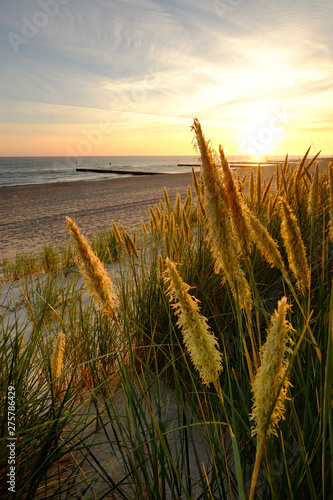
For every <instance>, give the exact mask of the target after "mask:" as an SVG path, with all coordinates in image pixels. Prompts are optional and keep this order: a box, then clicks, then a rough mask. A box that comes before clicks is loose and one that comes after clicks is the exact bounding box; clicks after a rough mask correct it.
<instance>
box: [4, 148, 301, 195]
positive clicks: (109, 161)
mask: <svg viewBox="0 0 333 500" xmlns="http://www.w3.org/2000/svg"><path fill="white" fill-rule="evenodd" d="M293 158H294V159H298V157H293ZM293 158H290V159H293ZM228 159H229V161H237V162H242V161H244V162H245V161H250V160H251V157H249V156H231V157H228ZM283 159H284V158H283V157H277V156H275V157H274V158H273V157H267V158H265V159H264V160H261V161H265V160H269V161H273V160H274V161H283ZM76 160H78V161H76ZM184 163H185V164H190V165H195V170H196V171H198V170H200V166H199V162H198V158H197V157H195V156H86V157H78V158H69V157H59V156H53V157H40V156H39V157H26V158H25V157H16V158H15V157H0V188H1V187H5V186H20V185H28V184H49V183H54V182H75V181H97V180H103V179H112V178H117V177H120V176H122V177H123V176H124V175H126V176H131V175H133V174H138V173H142V174H146V175H149V174H154V173H161V174H162V173H163V174H176V173H180V172H191V166H179V164H184ZM77 168H79V169H87V170H89V169H100V170H105V172H102V173H98V172H89V171H87V172H82V171H77ZM110 169H112V170H116V171H118V172H119V173H110V172H107V170H110ZM264 169H265V167H263V173H264ZM269 170H273V168H272V167H270V168H269ZM274 170H275V167H274ZM125 172H126V173H125ZM132 173H133V174H132ZM268 173H269V172H267V174H268Z"/></svg>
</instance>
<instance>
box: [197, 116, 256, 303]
mask: <svg viewBox="0 0 333 500" xmlns="http://www.w3.org/2000/svg"><path fill="white" fill-rule="evenodd" d="M194 130H195V133H196V136H197V140H198V146H199V148H200V152H201V161H202V166H203V176H204V181H205V186H206V220H207V223H208V228H209V237H210V240H211V249H212V252H213V254H214V257H215V261H216V266H215V269H216V271H218V270H220V269H221V270H222V272H223V273H224V275H225V277H226V279H227V281H228V283H229V286H230V288H231V290H232V293H233V295H234V297H235V298H236V299H237V300H238V302H239V306H240V307H241V308H245V307H250V306H249V304H250V302H251V292H250V287H249V284H248V282H247V280H246V278H245V274H244V272H243V270H242V269H241V266H240V244H239V239H238V237H237V235H236V234H235V230H234V227H233V224H232V221H231V218H230V214H229V210H228V207H227V200H226V193H225V188H224V186H223V183H222V175H221V169H220V168H219V167H218V166H217V165H216V163H215V161H214V158H213V152H212V149H211V148H210V146H209V145H208V144H207V142H206V141H205V138H204V136H203V133H202V130H201V126H200V124H199V122H198V120H194Z"/></svg>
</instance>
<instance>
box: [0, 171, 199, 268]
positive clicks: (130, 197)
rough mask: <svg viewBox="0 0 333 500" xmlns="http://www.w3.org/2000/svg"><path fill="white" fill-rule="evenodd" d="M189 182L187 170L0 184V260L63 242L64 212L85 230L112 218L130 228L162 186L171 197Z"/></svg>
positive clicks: (183, 191) (106, 224)
mask: <svg viewBox="0 0 333 500" xmlns="http://www.w3.org/2000/svg"><path fill="white" fill-rule="evenodd" d="M189 185H191V186H192V179H191V174H189V173H183V174H174V175H165V174H164V175H162V174H161V175H155V176H142V177H123V178H118V179H110V180H103V181H88V182H67V183H54V184H35V185H27V186H15V187H3V188H0V221H1V222H0V233H1V237H0V259H4V258H12V257H15V255H16V254H19V253H23V252H28V251H38V250H39V249H41V248H42V247H43V245H44V244H48V243H52V244H54V245H57V244H60V243H63V242H64V241H66V240H67V239H68V231H67V229H66V226H65V216H70V217H72V218H73V219H75V221H76V222H77V224H78V225H79V227H80V229H81V230H82V231H83V232H84V233H85V234H91V233H96V232H98V231H99V230H102V229H103V228H107V227H110V224H111V220H112V219H113V220H115V222H116V223H117V224H123V225H124V226H125V227H127V228H133V227H135V226H136V225H137V224H139V223H140V222H141V220H147V219H148V217H149V211H148V207H149V205H153V204H155V203H158V202H159V200H160V199H161V197H162V191H163V188H164V187H166V188H167V190H168V193H169V196H170V198H171V199H172V198H173V197H174V196H175V195H176V194H177V193H180V194H181V196H182V197H184V196H185V195H186V191H187V186H189Z"/></svg>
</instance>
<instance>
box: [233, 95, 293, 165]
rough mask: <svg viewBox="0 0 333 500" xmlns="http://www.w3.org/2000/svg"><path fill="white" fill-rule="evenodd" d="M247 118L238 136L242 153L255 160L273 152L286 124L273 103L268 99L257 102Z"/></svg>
mask: <svg viewBox="0 0 333 500" xmlns="http://www.w3.org/2000/svg"><path fill="white" fill-rule="evenodd" d="M246 118H247V119H246V123H244V124H242V125H241V126H240V134H239V137H238V144H239V149H240V151H241V152H242V154H244V155H249V156H251V157H253V159H254V160H255V161H259V160H260V159H261V158H262V157H263V156H268V155H271V154H273V153H274V152H275V151H276V150H277V148H278V144H279V142H280V141H281V139H282V136H283V131H284V125H283V123H281V120H279V115H278V112H277V111H275V107H274V105H273V103H271V102H267V101H259V102H257V103H255V104H254V105H253V107H252V110H251V111H250V112H249V113H248V115H247V117H246Z"/></svg>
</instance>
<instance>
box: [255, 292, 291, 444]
mask: <svg viewBox="0 0 333 500" xmlns="http://www.w3.org/2000/svg"><path fill="white" fill-rule="evenodd" d="M288 308H290V306H288V304H287V298H286V297H282V299H281V300H280V301H279V302H278V308H277V311H274V313H273V315H272V317H271V324H270V328H269V330H268V333H267V339H266V343H265V344H264V345H263V347H262V349H261V353H260V354H261V366H260V368H259V370H258V372H257V374H256V376H255V379H254V382H253V385H252V392H253V396H254V398H253V401H254V404H253V407H252V415H251V418H252V419H253V420H254V422H255V427H254V429H253V434H257V435H258V439H259V440H261V439H262V438H263V437H265V436H269V435H270V434H275V435H277V432H276V426H277V425H278V423H279V421H280V420H281V419H283V418H284V411H285V406H284V404H285V400H286V398H287V389H288V386H289V385H290V383H289V381H288V379H287V378H286V379H285V380H284V382H283V384H282V387H281V388H280V385H281V383H282V380H283V378H284V376H285V373H286V370H287V368H288V363H287V361H286V353H287V352H290V351H291V349H290V348H289V347H287V343H288V341H289V342H292V341H291V339H290V338H289V337H288V332H289V331H290V330H291V329H292V328H291V325H290V324H289V323H288V322H287V321H286V312H287V310H288Z"/></svg>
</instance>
